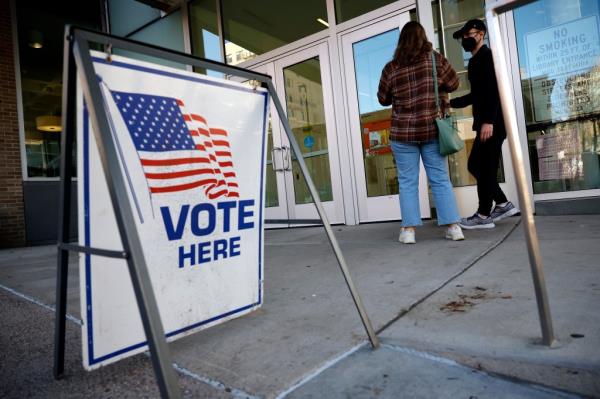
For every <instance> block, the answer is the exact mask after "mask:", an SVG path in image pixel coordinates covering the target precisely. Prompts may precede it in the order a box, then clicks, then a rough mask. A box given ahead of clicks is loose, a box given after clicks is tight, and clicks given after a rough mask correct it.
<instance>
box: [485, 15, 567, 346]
mask: <svg viewBox="0 0 600 399" xmlns="http://www.w3.org/2000/svg"><path fill="white" fill-rule="evenodd" d="M486 19H487V21H488V31H489V35H490V44H491V46H492V50H493V52H494V57H495V60H494V68H495V70H496V78H497V80H498V91H499V92H500V100H501V102H502V111H503V113H504V121H505V124H506V128H507V136H508V143H509V145H510V154H511V157H512V162H513V167H514V170H515V178H516V182H517V192H518V195H519V203H520V206H521V215H522V216H521V217H522V218H523V221H524V223H523V228H524V230H525V237H526V239H527V250H528V252H529V263H530V265H531V274H532V277H533V285H534V287H535V296H536V299H537V306H538V313H539V317H540V323H541V327H542V342H543V344H544V345H548V346H553V345H555V344H556V338H555V337H554V330H553V328H552V317H551V315H550V305H549V302H548V293H547V291H546V282H545V279H544V270H543V268H542V256H541V253H540V246H539V242H538V237H537V231H536V228H535V221H534V219H533V206H532V203H531V196H530V195H529V189H528V187H527V179H526V177H525V166H524V162H523V150H522V148H521V143H520V141H519V136H518V127H517V116H516V111H515V108H514V103H513V96H514V93H513V92H512V90H511V88H510V83H509V82H510V81H509V79H508V72H507V71H506V68H505V65H510V64H509V63H507V62H506V56H505V54H504V47H503V45H502V37H501V33H500V24H499V21H498V14H496V12H495V11H494V10H493V9H488V10H487V12H486Z"/></svg>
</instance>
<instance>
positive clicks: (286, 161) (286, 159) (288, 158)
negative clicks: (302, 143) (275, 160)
mask: <svg viewBox="0 0 600 399" xmlns="http://www.w3.org/2000/svg"><path fill="white" fill-rule="evenodd" d="M281 150H282V151H283V170H285V171H290V170H292V152H291V151H290V147H287V146H282V147H281Z"/></svg>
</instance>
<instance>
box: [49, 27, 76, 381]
mask: <svg viewBox="0 0 600 399" xmlns="http://www.w3.org/2000/svg"><path fill="white" fill-rule="evenodd" d="M70 35H71V33H70V29H69V28H67V29H65V44H64V50H63V53H64V54H63V60H64V65H63V93H62V107H63V110H65V111H63V115H62V126H63V134H62V137H61V145H60V147H61V155H60V194H59V195H60V198H59V209H58V244H59V245H58V249H57V250H58V256H57V268H56V314H55V318H56V320H55V323H54V328H55V331H54V378H55V379H59V378H61V377H62V375H63V372H64V365H65V327H66V316H67V277H68V272H69V251H67V250H65V249H62V248H61V247H60V245H61V244H63V243H67V242H68V240H69V232H70V230H71V177H72V175H73V171H72V154H73V141H74V137H75V87H76V86H75V59H74V58H73V45H72V43H73V42H72V40H71V38H70V37H69V36H70Z"/></svg>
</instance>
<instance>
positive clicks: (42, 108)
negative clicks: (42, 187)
mask: <svg viewBox="0 0 600 399" xmlns="http://www.w3.org/2000/svg"><path fill="white" fill-rule="evenodd" d="M15 5H16V8H17V27H18V36H17V37H18V43H19V44H18V45H19V67H20V72H21V93H22V101H23V121H24V130H25V154H26V159H25V160H24V161H26V162H27V175H28V176H29V177H56V176H59V160H60V157H59V155H60V135H61V130H62V127H61V121H60V117H61V112H62V62H63V40H64V27H65V24H75V25H78V26H84V27H89V28H92V29H100V28H101V22H100V15H101V12H100V3H99V2H92V3H88V2H80V1H63V2H58V3H56V2H48V1H18V2H15ZM72 162H73V163H72V165H73V170H74V171H75V167H76V166H75V165H76V162H75V152H74V153H73V157H72Z"/></svg>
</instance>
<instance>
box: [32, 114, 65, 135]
mask: <svg viewBox="0 0 600 399" xmlns="http://www.w3.org/2000/svg"><path fill="white" fill-rule="evenodd" d="M35 126H36V128H37V130H41V131H42V132H60V131H61V130H62V125H61V120H60V116H55V115H42V116H38V117H37V118H35Z"/></svg>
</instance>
